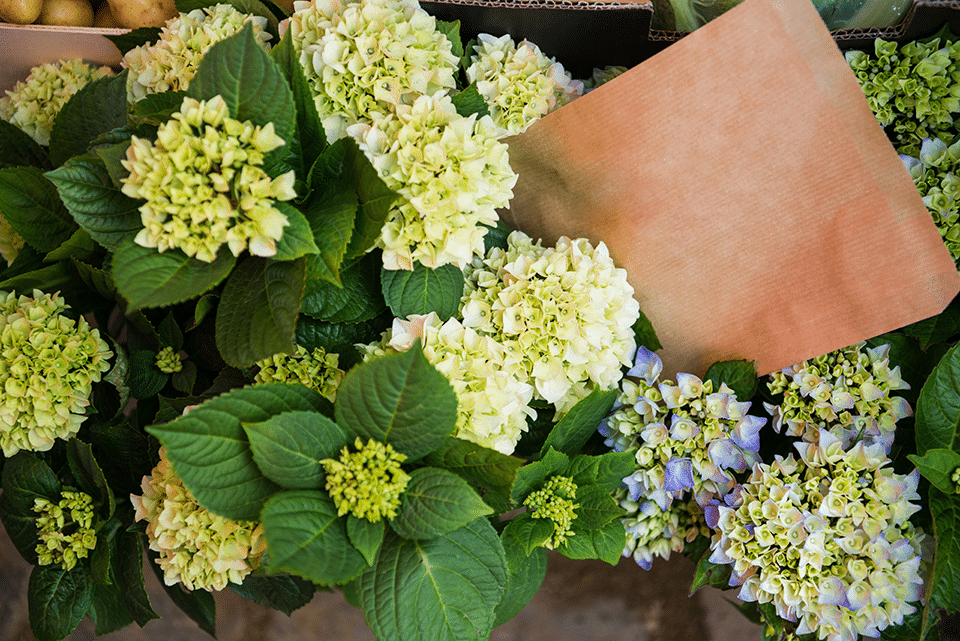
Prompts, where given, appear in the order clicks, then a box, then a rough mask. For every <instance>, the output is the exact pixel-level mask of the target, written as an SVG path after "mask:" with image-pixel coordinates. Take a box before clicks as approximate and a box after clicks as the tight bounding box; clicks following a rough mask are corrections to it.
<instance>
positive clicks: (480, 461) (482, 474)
mask: <svg viewBox="0 0 960 641" xmlns="http://www.w3.org/2000/svg"><path fill="white" fill-rule="evenodd" d="M423 462H424V463H425V464H427V465H432V466H434V467H442V468H444V469H447V470H450V471H451V472H453V473H454V474H458V475H459V476H461V477H462V478H464V479H465V480H466V481H468V482H469V483H471V484H472V485H475V486H477V487H479V488H481V492H482V496H483V500H484V501H485V502H486V503H487V504H489V505H490V506H491V507H492V508H493V509H494V510H496V511H497V512H506V511H507V510H509V509H510V508H511V507H512V505H513V504H512V502H511V501H510V490H511V489H512V488H513V481H514V480H515V479H516V478H517V470H518V469H520V468H521V467H522V466H523V464H524V461H523V459H519V458H515V457H513V456H507V455H506V454H501V453H500V452H497V451H496V450H491V449H489V448H486V447H483V446H482V445H477V444H476V443H473V442H471V441H465V440H463V439H459V438H451V439H449V440H447V442H446V443H444V444H443V446H442V447H441V448H439V449H437V450H435V451H433V452H431V453H430V454H428V455H427V456H426V457H424V459H423ZM618 487H619V486H618Z"/></svg>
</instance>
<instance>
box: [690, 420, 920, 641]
mask: <svg viewBox="0 0 960 641" xmlns="http://www.w3.org/2000/svg"><path fill="white" fill-rule="evenodd" d="M818 441H819V443H818V444H813V443H799V444H798V445H797V449H798V450H799V452H800V459H799V460H797V459H795V458H794V456H793V455H790V456H788V457H787V458H783V457H780V456H777V457H776V461H775V462H774V463H772V464H770V465H767V464H764V463H757V464H756V465H754V467H753V472H752V474H751V476H750V478H749V479H748V480H747V481H746V482H745V483H744V484H743V485H742V486H738V487H737V488H735V490H734V491H733V492H732V493H731V494H729V495H728V496H727V497H725V498H724V500H723V503H720V502H719V501H716V502H715V503H714V504H712V505H708V506H707V507H706V510H705V513H706V517H707V523H708V524H709V525H710V526H711V527H713V528H714V529H715V530H716V533H715V534H714V538H713V543H712V548H713V553H712V555H711V556H710V560H711V561H712V562H713V563H729V564H731V565H732V566H733V579H732V580H733V581H735V582H736V583H737V584H740V585H741V590H740V594H739V596H740V598H741V599H743V600H745V601H759V602H761V603H768V602H771V601H772V602H773V604H774V605H775V606H776V610H777V615H778V616H780V617H781V618H783V619H785V620H787V621H794V622H797V623H798V624H799V625H798V627H797V630H796V633H797V634H798V635H803V634H809V633H812V632H816V633H817V636H818V637H819V638H820V639H825V640H827V641H857V640H858V639H859V638H860V635H863V636H867V637H879V636H880V632H881V631H882V630H884V629H885V628H887V627H888V626H891V625H900V624H901V623H903V618H904V617H905V616H907V615H909V614H912V613H914V612H915V611H916V606H915V605H914V604H915V603H916V602H917V601H919V600H920V598H921V597H922V596H923V581H922V579H921V578H920V575H919V568H920V562H921V557H920V552H921V543H922V540H923V538H924V535H923V533H922V532H920V531H919V530H917V529H916V528H915V527H914V526H913V525H911V523H910V520H909V519H910V517H911V516H912V515H913V514H914V513H915V512H917V511H918V510H919V509H920V506H919V504H918V503H919V501H920V496H919V494H917V482H918V480H919V474H918V473H917V472H916V470H914V472H913V473H912V474H910V475H907V476H904V475H900V474H896V473H895V472H893V470H891V469H890V468H889V467H888V465H889V463H890V460H889V459H888V458H887V457H886V455H885V453H884V449H883V446H882V445H881V444H879V443H876V444H874V445H870V446H864V444H863V442H859V443H857V444H856V445H855V446H853V447H852V448H849V449H844V448H843V447H842V442H841V441H840V440H838V439H837V438H836V437H835V436H833V435H832V434H831V433H830V432H829V431H827V430H821V431H820V436H819V438H818Z"/></svg>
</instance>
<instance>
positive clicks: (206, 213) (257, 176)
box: [121, 96, 296, 263]
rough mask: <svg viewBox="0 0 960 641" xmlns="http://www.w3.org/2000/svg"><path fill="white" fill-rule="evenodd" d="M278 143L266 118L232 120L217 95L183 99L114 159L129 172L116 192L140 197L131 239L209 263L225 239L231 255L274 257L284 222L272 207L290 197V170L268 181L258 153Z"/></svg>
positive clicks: (291, 182) (291, 188)
mask: <svg viewBox="0 0 960 641" xmlns="http://www.w3.org/2000/svg"><path fill="white" fill-rule="evenodd" d="M284 144H285V142H284V141H283V139H281V138H280V137H279V136H277V135H276V134H275V133H274V130H273V123H268V124H267V125H266V126H264V127H259V126H254V125H253V124H252V123H250V122H249V121H245V122H240V121H239V120H235V119H233V118H231V117H230V116H229V113H228V108H227V103H226V102H225V101H224V99H223V98H222V97H220V96H216V97H214V98H212V99H210V100H205V101H197V100H194V99H193V98H184V99H183V103H182V105H181V107H180V111H177V112H175V113H174V114H173V115H172V117H171V119H170V120H169V121H167V122H166V123H164V124H163V125H161V126H160V129H159V130H158V131H157V140H156V142H151V141H149V140H145V139H142V138H138V137H136V136H134V137H133V139H132V142H131V144H130V147H129V148H128V149H127V157H126V159H125V160H123V161H121V162H122V163H123V167H124V168H125V169H126V170H127V171H129V172H130V174H129V175H128V176H125V177H124V178H121V182H122V183H123V188H122V191H123V193H124V194H126V195H127V196H130V197H131V198H138V199H141V200H145V201H146V202H145V203H144V204H143V205H141V206H140V218H141V221H142V222H143V229H142V230H141V231H140V232H139V233H138V234H137V236H136V238H135V240H136V242H137V244H139V245H141V246H143V247H156V248H157V250H158V251H161V252H164V251H167V250H168V249H179V250H181V251H183V253H185V254H186V255H187V256H192V257H194V258H196V259H197V260H202V261H205V262H208V263H210V262H213V261H214V260H215V259H216V257H217V252H218V251H219V249H220V247H221V246H223V245H224V244H226V245H227V246H228V247H229V248H230V251H231V252H232V253H233V255H234V256H239V255H240V253H241V252H243V251H244V250H245V249H249V251H250V253H251V254H253V255H255V256H273V255H275V254H276V253H277V241H278V240H280V238H281V236H283V229H284V227H286V226H287V225H289V224H290V222H289V221H288V220H287V217H286V216H285V215H284V214H283V213H282V212H281V211H280V210H279V209H277V208H276V207H274V206H273V204H274V201H276V200H290V199H292V198H294V197H295V196H296V192H295V191H294V190H293V182H294V172H293V171H292V170H291V171H288V172H287V173H285V174H283V175H282V176H279V177H277V178H273V179H271V178H270V177H269V176H268V175H267V173H266V172H265V171H264V170H263V169H262V165H263V159H264V156H265V154H267V153H268V152H270V151H273V150H274V149H276V148H278V147H281V146H282V145H284Z"/></svg>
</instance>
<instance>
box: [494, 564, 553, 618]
mask: <svg viewBox="0 0 960 641" xmlns="http://www.w3.org/2000/svg"><path fill="white" fill-rule="evenodd" d="M504 547H505V548H506V546H504ZM506 554H507V588H506V590H504V593H503V598H502V599H501V600H500V603H499V604H498V605H497V609H496V611H495V612H494V614H495V619H494V622H493V625H494V627H496V626H498V625H501V624H503V623H506V622H507V621H509V620H510V619H512V618H513V617H515V616H516V615H517V614H519V613H520V611H521V610H523V608H525V607H526V606H527V604H528V603H530V599H532V598H533V596H534V595H535V594H536V593H537V591H538V590H539V589H540V585H541V584H542V583H543V579H544V578H545V577H546V575H547V552H546V550H544V549H543V548H537V549H535V550H533V552H531V553H530V555H529V556H527V555H519V554H511V553H510V551H509V549H507V551H506Z"/></svg>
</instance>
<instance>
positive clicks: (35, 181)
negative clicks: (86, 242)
mask: <svg viewBox="0 0 960 641" xmlns="http://www.w3.org/2000/svg"><path fill="white" fill-rule="evenodd" d="M0 203H3V217H4V219H5V220H6V221H7V222H8V223H10V226H11V227H13V229H14V230H15V231H16V232H17V233H18V234H19V235H20V236H21V237H22V238H23V240H24V241H26V242H27V244H29V245H30V246H32V247H33V248H35V249H36V250H37V251H40V252H48V251H52V250H54V249H56V248H57V247H59V246H60V243H62V242H63V241H65V240H66V239H67V238H69V237H70V236H71V235H72V234H73V231H74V230H75V229H76V227H77V225H76V223H75V222H74V221H73V219H72V218H71V217H70V212H68V211H67V208H66V207H64V205H63V201H61V200H60V196H59V195H58V194H57V189H56V187H54V186H53V184H52V183H51V182H50V181H49V180H47V178H46V177H44V175H43V172H42V171H41V170H40V169H37V168H36V167H14V168H9V169H0Z"/></svg>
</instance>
